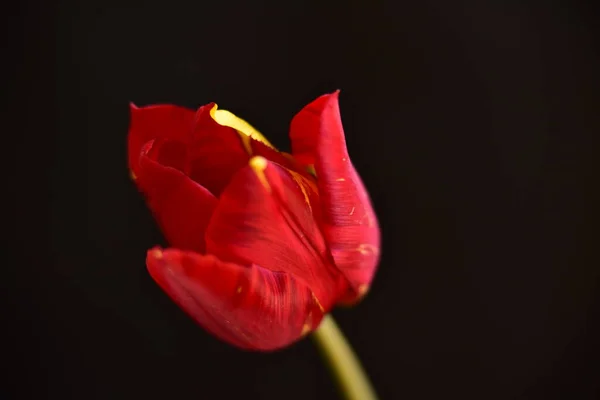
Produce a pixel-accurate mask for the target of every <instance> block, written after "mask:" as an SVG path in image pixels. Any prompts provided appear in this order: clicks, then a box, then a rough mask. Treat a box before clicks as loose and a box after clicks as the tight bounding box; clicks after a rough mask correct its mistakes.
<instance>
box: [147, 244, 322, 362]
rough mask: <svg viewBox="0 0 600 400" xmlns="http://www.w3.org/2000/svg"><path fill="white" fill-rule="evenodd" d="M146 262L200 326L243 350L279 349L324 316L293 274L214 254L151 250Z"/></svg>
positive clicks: (316, 324)
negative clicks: (222, 258) (238, 261)
mask: <svg viewBox="0 0 600 400" xmlns="http://www.w3.org/2000/svg"><path fill="white" fill-rule="evenodd" d="M146 264H147V267H148V270H149V272H150V274H151V276H152V277H153V278H154V280H155V281H156V282H157V283H158V285H159V286H160V287H161V288H162V289H163V290H164V291H165V292H166V293H167V294H168V295H169V296H170V297H171V298H172V299H173V300H174V301H175V302H176V303H177V304H178V305H179V306H180V307H181V308H182V309H183V310H185V312H186V313H188V314H189V315H190V316H191V317H192V318H193V319H194V320H195V321H196V322H197V323H199V324H200V325H202V326H203V327H204V328H205V329H207V330H208V331H210V332H211V333H213V334H214V335H216V336H217V337H219V338H221V339H222V340H224V341H227V342H229V343H231V344H233V345H236V346H238V347H241V348H244V349H248V350H263V351H269V350H277V349H279V348H282V347H285V346H287V345H289V344H291V343H293V342H295V341H296V340H298V339H300V338H301V337H303V336H304V335H305V334H306V333H307V332H310V331H312V330H314V329H315V328H316V327H317V326H318V325H319V323H320V321H321V319H322V317H323V313H322V311H321V310H320V308H319V306H318V304H317V303H316V302H315V300H314V296H313V294H312V292H311V290H310V288H309V287H308V286H307V285H306V284H304V283H303V282H302V281H300V280H298V279H296V278H295V277H294V276H292V275H290V274H288V273H284V272H277V271H271V270H269V269H266V268H263V267H261V266H259V265H256V264H249V265H239V264H236V263H229V262H224V261H222V260H220V259H219V258H217V257H215V256H213V255H200V254H198V253H194V252H186V251H180V250H176V249H166V250H162V249H160V248H155V249H152V250H150V251H149V252H148V256H147V259H146Z"/></svg>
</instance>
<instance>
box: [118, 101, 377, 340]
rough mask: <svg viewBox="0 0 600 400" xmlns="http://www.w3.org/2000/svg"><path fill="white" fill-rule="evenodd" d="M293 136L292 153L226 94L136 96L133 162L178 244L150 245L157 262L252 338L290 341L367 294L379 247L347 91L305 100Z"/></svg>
mask: <svg viewBox="0 0 600 400" xmlns="http://www.w3.org/2000/svg"><path fill="white" fill-rule="evenodd" d="M290 138H291V142H292V155H289V154H286V153H282V152H279V151H278V150H277V149H275V148H274V147H273V146H272V145H271V144H270V143H269V142H268V141H267V140H266V139H265V138H264V137H263V136H262V135H261V134H260V133H259V132H258V131H257V130H256V129H254V128H253V127H252V126H250V125H249V124H248V123H247V122H246V121H243V120H241V119H239V118H238V117H236V116H235V115H233V114H232V113H230V112H228V111H225V110H219V109H218V108H217V105H216V104H208V105H205V106H203V107H200V108H199V109H198V110H197V111H195V112H194V111H192V110H189V109H186V108H182V107H177V106H172V105H158V106H149V107H142V108H138V107H136V106H133V105H132V106H131V126H130V130H129V168H130V169H131V174H132V177H133V178H134V180H135V182H136V184H137V186H138V187H139V188H140V190H141V191H142V192H143V193H144V195H145V197H146V199H147V203H148V206H149V207H150V209H151V210H152V212H153V215H154V216H155V218H156V220H157V222H158V224H159V226H160V227H161V229H162V231H163V233H164V235H165V237H166V239H167V241H168V242H169V245H170V246H171V247H170V248H168V249H164V250H163V249H160V248H154V249H152V250H150V251H149V252H148V255H147V259H146V263H147V266H148V270H149V272H150V274H151V275H152V277H153V278H154V279H155V281H156V282H157V283H158V284H159V285H160V286H161V287H162V288H163V290H165V292H167V294H168V295H169V296H170V297H171V298H172V299H173V300H174V301H175V302H176V303H177V304H178V305H179V306H180V307H182V308H183V309H184V310H185V311H186V312H187V313H188V314H189V315H190V316H191V317H192V318H194V319H195V320H196V321H197V322H198V323H199V324H200V325H202V326H203V327H204V328H206V329H207V330H209V331H210V332H212V333H213V334H215V335H216V336H218V337H219V338H221V339H223V340H225V341H227V342H229V343H231V344H234V345H236V346H238V347H241V348H246V349H254V350H273V349H278V348H281V347H284V346H286V345H289V344H291V343H293V342H294V341H296V340H298V339H300V338H301V337H303V336H304V335H306V334H307V333H309V332H311V331H312V330H314V329H315V328H316V327H317V326H318V325H319V323H320V321H321V319H322V317H323V315H324V314H325V313H327V312H329V311H330V310H331V309H332V308H333V307H334V306H335V305H336V304H339V303H346V304H348V303H354V302H356V301H358V300H359V299H360V298H361V297H362V296H363V295H364V294H365V293H366V291H367V289H368V288H369V285H370V283H371V280H372V278H373V275H374V272H375V269H376V266H377V262H378V258H379V246H380V237H379V227H378V224H377V219H376V217H375V214H374V212H373V209H372V206H371V203H370V200H369V198H368V195H367V192H366V190H365V188H364V186H363V184H362V182H361V180H360V178H359V176H358V174H357V173H356V171H355V169H354V167H353V166H352V163H351V162H350V158H349V156H348V152H347V149H346V144H345V139H344V132H343V128H342V123H341V117H340V113H339V107H338V92H335V93H333V94H329V95H324V96H321V97H319V98H318V99H316V100H315V101H313V102H312V103H310V104H309V105H308V106H306V107H305V108H304V109H303V110H302V111H300V112H299V113H298V114H297V115H296V116H295V117H294V119H293V120H292V123H291V128H290ZM314 173H316V177H315V174H314Z"/></svg>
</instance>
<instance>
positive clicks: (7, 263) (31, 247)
mask: <svg viewBox="0 0 600 400" xmlns="http://www.w3.org/2000/svg"><path fill="white" fill-rule="evenodd" d="M517 3H518V2H512V1H505V2H502V1H483V0H482V1H475V0H473V1H466V0H463V1H454V2H450V1H448V2H444V1H434V0H429V1H422V2H416V1H407V2H404V1H396V2H392V1H390V2H385V3H384V2H380V1H365V0H363V1H336V2H334V1H314V2H309V1H306V2H291V1H290V2H271V3H266V2H260V1H238V2H233V1H211V2H208V1H202V0H198V1H193V2H180V1H175V0H172V1H161V2H158V1H153V2H149V1H138V2H126V1H119V2H110V1H107V0H103V1H91V0H88V1H80V2H64V1H55V2H31V1H30V2H20V3H12V4H11V5H10V6H9V5H5V7H6V8H5V11H4V12H5V14H4V15H5V17H4V19H5V21H6V23H5V24H3V26H4V28H3V29H4V30H5V32H4V40H5V41H6V45H5V47H4V49H5V52H4V54H5V62H4V63H5V65H8V66H9V75H8V79H6V81H5V87H7V88H8V89H9V93H10V95H9V97H8V98H9V101H8V103H7V104H8V107H4V111H5V112H6V114H7V115H6V116H7V118H5V121H6V124H5V128H4V129H3V136H2V137H3V138H4V139H3V142H4V144H3V146H2V147H3V151H2V153H3V157H2V159H3V163H6V167H5V169H4V170H5V173H4V174H3V175H4V185H3V186H4V187H5V189H4V190H3V195H4V197H5V198H7V200H8V203H7V204H9V205H8V206H7V207H6V208H5V211H4V212H5V218H4V220H5V221H6V222H5V224H4V229H3V232H4V234H3V237H4V240H3V241H4V243H5V246H4V247H5V248H8V249H9V250H11V251H12V253H13V255H11V256H10V257H7V258H5V260H4V262H3V267H2V268H3V270H4V271H5V273H4V277H3V278H2V286H3V287H4V289H3V290H2V292H3V295H2V297H3V298H4V299H5V300H3V302H2V303H3V305H4V306H6V312H3V314H2V316H3V317H2V318H3V320H4V322H3V323H2V325H3V328H2V331H3V334H4V335H5V336H6V339H3V341H2V343H3V347H4V349H3V350H2V357H0V358H1V359H2V364H3V372H2V374H1V375H2V380H3V381H4V383H2V385H1V387H0V390H1V391H3V392H5V393H6V396H5V398H8V399H47V398H62V399H133V398H136V399H137V398H140V399H165V398H167V399H217V398H237V399H313V398H315V399H330V398H332V399H335V398H336V397H335V396H336V392H335V388H334V386H333V385H332V382H331V380H330V376H329V374H328V371H327V370H326V368H325V367H323V366H322V364H321V361H320V358H319V354H318V353H317V351H316V350H315V348H314V347H313V345H312V343H311V342H310V340H305V341H302V342H300V343H298V344H297V345H295V346H293V347H291V348H289V349H287V350H284V351H280V352H277V353H272V354H259V353H246V352H242V351H239V350H237V349H235V348H232V347H230V346H228V345H226V344H223V343H221V342H220V341H218V340H217V339H215V338H213V337H212V336H210V335H208V334H207V333H205V332H204V331H203V330H202V329H201V328H199V327H197V326H196V325H195V324H194V323H193V322H192V321H191V320H189V319H188V318H187V317H186V316H185V315H184V314H183V312H182V311H180V310H179V309H178V308H177V307H176V306H175V305H174V304H172V303H171V302H170V300H169V299H168V298H167V297H166V296H165V295H164V294H163V293H162V292H161V291H160V290H159V289H158V287H157V286H156V285H155V284H154V282H153V281H152V280H151V278H150V277H149V275H148V274H147V272H146V270H145V265H144V257H145V251H146V249H148V248H149V247H151V246H153V245H155V244H157V243H162V244H164V239H163V238H162V236H161V234H160V232H159V231H158V229H157V227H156V225H155V223H154V221H153V219H152V218H151V216H150V214H149V212H148V210H147V209H146V206H145V204H144V201H143V199H142V197H141V196H140V195H139V194H138V193H137V191H136V189H135V188H134V186H133V184H132V183H131V182H130V181H129V178H128V171H127V168H126V147H125V138H126V133H127V129H128V123H129V115H128V102H129V101H134V102H135V103H136V104H139V105H145V104H151V103H157V102H168V103H175V104H179V105H184V106H188V107H197V106H199V105H202V104H205V103H208V102H210V101H216V102H218V103H219V105H220V106H221V107H223V108H227V109H230V110H232V111H233V112H235V113H237V114H238V115H240V116H243V117H244V118H246V119H248V120H249V121H251V122H252V123H253V124H254V125H255V126H257V127H258V128H259V129H260V130H262V131H263V133H265V134H266V135H267V137H269V139H272V142H274V144H276V145H278V146H280V147H281V148H283V149H286V148H288V142H287V129H288V124H289V121H290V119H291V118H292V116H293V115H294V113H295V112H297V111H298V110H299V109H300V108H301V107H302V106H303V105H304V104H306V103H307V102H309V101H310V100H312V99H313V98H315V97H317V96H318V95H320V94H323V93H325V92H331V91H333V90H335V89H337V88H340V89H342V93H341V111H342V117H343V121H344V124H345V128H346V135H347V141H348V147H349V151H350V154H351V156H352V158H353V161H354V163H355V165H356V167H357V169H358V170H359V171H360V173H361V175H362V177H363V179H364V181H365V184H366V186H367V187H368V189H369V191H370V193H371V196H372V199H373V202H374V205H375V208H376V211H377V213H378V215H379V218H380V223H381V229H382V232H383V257H382V261H381V264H380V269H379V272H378V275H377V277H376V279H375V282H374V285H373V287H372V290H371V292H370V295H369V296H368V297H367V298H366V299H365V301H364V302H363V303H362V304H360V305H359V306H357V307H356V308H354V309H343V310H336V311H335V312H334V315H335V316H336V317H337V319H338V321H339V323H340V325H341V326H342V328H343V329H344V330H345V332H346V333H347V336H348V337H349V339H350V340H351V341H352V343H353V344H354V346H355V348H356V351H357V353H358V354H359V356H360V357H361V358H362V360H363V362H364V365H365V367H366V368H367V370H368V371H369V373H370V375H371V377H372V380H373V383H374V385H375V387H376V388H377V389H378V391H379V393H380V395H381V398H382V399H411V400H412V399H437V398H462V399H559V398H560V399H594V398H597V397H596V396H599V395H600V394H599V388H598V381H599V376H600V370H599V366H600V363H599V357H600V354H599V353H598V351H597V350H596V347H595V345H597V342H598V339H599V338H600V330H599V326H598V311H599V310H600V307H599V305H600V304H599V302H598V290H599V288H598V282H599V280H600V273H599V269H598V265H600V263H598V262H597V258H596V255H595V254H594V253H595V251H594V248H593V246H594V245H595V244H597V241H598V230H597V226H596V227H593V226H592V222H591V211H592V208H594V205H595V204H594V203H593V202H592V200H591V194H592V193H591V192H592V190H591V189H592V186H596V185H597V183H598V174H596V173H595V171H594V165H592V164H593V161H594V160H593V156H594V153H596V152H597V149H596V148H594V146H593V144H592V136H593V135H595V134H597V133H598V128H600V124H599V119H598V116H599V112H598V107H599V105H600V96H599V95H598V93H599V89H600V87H599V85H598V82H599V81H598V71H599V68H600V63H599V57H598V46H597V44H598V41H597V37H598V36H597V35H596V34H597V32H594V31H593V26H594V21H595V20H596V17H597V13H596V10H595V9H593V7H592V5H591V4H592V3H593V2H590V3H587V4H585V3H576V2H568V1H564V2H561V3H552V4H550V3H549V2H545V3H540V4H533V3H531V4H529V5H522V4H521V5H518V4H517ZM9 7H10V8H9ZM596 167H597V166H596ZM594 234H595V236H594ZM6 295H7V296H6Z"/></svg>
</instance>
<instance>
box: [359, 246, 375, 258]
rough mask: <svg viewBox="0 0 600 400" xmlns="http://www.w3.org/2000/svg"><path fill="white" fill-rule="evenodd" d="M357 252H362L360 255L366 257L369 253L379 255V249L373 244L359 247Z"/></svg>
mask: <svg viewBox="0 0 600 400" xmlns="http://www.w3.org/2000/svg"><path fill="white" fill-rule="evenodd" d="M356 250H357V251H359V252H360V254H362V255H364V256H366V255H367V254H369V253H372V254H377V253H379V249H378V248H377V247H375V246H373V245H372V244H361V245H360V246H358V248H357V249H356Z"/></svg>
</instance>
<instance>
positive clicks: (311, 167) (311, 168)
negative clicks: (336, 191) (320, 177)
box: [306, 165, 317, 177]
mask: <svg viewBox="0 0 600 400" xmlns="http://www.w3.org/2000/svg"><path fill="white" fill-rule="evenodd" d="M306 170H307V171H308V173H309V174H311V175H312V176H315V177H316V176H317V171H315V166H314V165H307V166H306Z"/></svg>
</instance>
